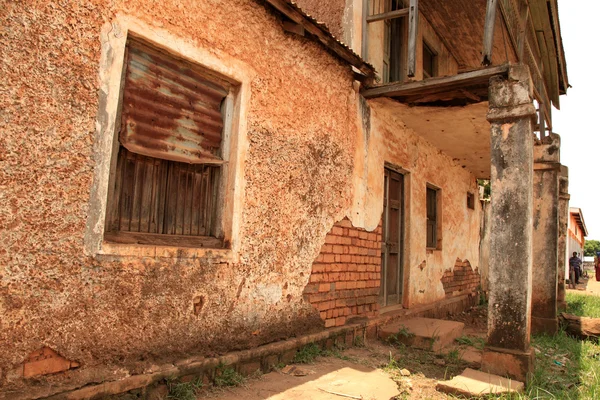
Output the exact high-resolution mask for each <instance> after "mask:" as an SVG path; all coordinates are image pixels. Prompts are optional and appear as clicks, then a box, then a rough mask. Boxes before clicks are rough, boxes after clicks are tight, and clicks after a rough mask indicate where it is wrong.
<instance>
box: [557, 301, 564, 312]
mask: <svg viewBox="0 0 600 400" xmlns="http://www.w3.org/2000/svg"><path fill="white" fill-rule="evenodd" d="M556 306H557V307H558V311H567V302H566V301H559V302H558V303H557V304H556Z"/></svg>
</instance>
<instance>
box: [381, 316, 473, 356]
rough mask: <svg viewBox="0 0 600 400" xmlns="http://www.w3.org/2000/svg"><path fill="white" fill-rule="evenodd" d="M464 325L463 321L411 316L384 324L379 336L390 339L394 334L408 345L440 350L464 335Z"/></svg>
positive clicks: (398, 339) (435, 350)
mask: <svg viewBox="0 0 600 400" xmlns="http://www.w3.org/2000/svg"><path fill="white" fill-rule="evenodd" d="M464 327H465V324H463V323H462V322H455V321H445V320H442V319H432V318H411V319H407V320H404V321H401V322H396V323H393V324H389V325H385V326H383V327H382V328H381V329H380V330H379V337H380V338H381V339H383V340H389V339H390V337H392V336H393V338H394V339H397V341H398V342H400V343H403V344H405V345H407V346H410V347H414V348H417V349H424V350H431V351H434V352H439V351H440V350H441V349H443V348H444V347H446V346H448V345H449V344H451V343H452V342H454V339H456V338H458V337H460V336H462V333H463V329H464Z"/></svg>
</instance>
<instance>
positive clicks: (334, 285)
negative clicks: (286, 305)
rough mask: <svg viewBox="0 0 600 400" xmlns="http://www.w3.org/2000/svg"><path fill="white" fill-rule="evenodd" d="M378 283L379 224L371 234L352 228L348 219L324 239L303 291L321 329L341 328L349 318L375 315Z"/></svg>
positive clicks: (379, 257) (379, 266) (379, 278)
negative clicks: (321, 323)
mask: <svg viewBox="0 0 600 400" xmlns="http://www.w3.org/2000/svg"><path fill="white" fill-rule="evenodd" d="M380 280H381V224H380V226H379V227H377V229H376V230H375V231H373V232H367V231H366V230H364V229H361V228H355V227H353V226H352V223H351V222H350V221H349V220H348V219H343V220H342V221H340V222H338V223H336V224H335V225H334V226H333V228H332V229H331V231H330V232H329V233H328V234H327V236H326V237H325V244H324V245H323V247H322V248H321V253H320V254H319V256H318V257H317V258H316V259H315V261H314V262H313V267H312V272H311V275H310V280H309V283H308V285H307V286H306V288H305V289H304V298H305V299H307V301H309V302H310V303H311V304H312V305H313V306H314V307H315V308H316V309H317V310H319V312H320V315H321V318H322V319H323V320H324V321H325V327H332V326H340V325H344V324H345V323H346V321H347V319H348V318H350V317H353V316H363V317H364V316H366V317H372V316H376V315H377V313H378V310H379V304H378V300H379V286H380Z"/></svg>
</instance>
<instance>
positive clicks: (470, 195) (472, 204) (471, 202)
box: [467, 192, 475, 210]
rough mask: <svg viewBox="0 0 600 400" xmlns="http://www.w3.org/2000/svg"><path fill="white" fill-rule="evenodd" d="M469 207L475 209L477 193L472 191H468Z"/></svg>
mask: <svg viewBox="0 0 600 400" xmlns="http://www.w3.org/2000/svg"><path fill="white" fill-rule="evenodd" d="M467 207H468V208H470V209H471V210H474V209H475V195H474V194H473V193H471V192H467Z"/></svg>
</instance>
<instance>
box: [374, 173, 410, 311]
mask: <svg viewBox="0 0 600 400" xmlns="http://www.w3.org/2000/svg"><path fill="white" fill-rule="evenodd" d="M403 232H404V176H403V175H402V174H400V173H398V172H396V171H394V170H392V169H389V168H385V176H384V191H383V239H382V243H381V286H380V287H381V291H380V294H379V300H380V303H381V305H382V306H383V307H385V306H391V305H395V304H401V303H402V286H403V273H402V272H403V271H402V264H403V263H402V261H403V258H404V257H403V256H404V246H403V244H404V243H403V236H404V235H403Z"/></svg>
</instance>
